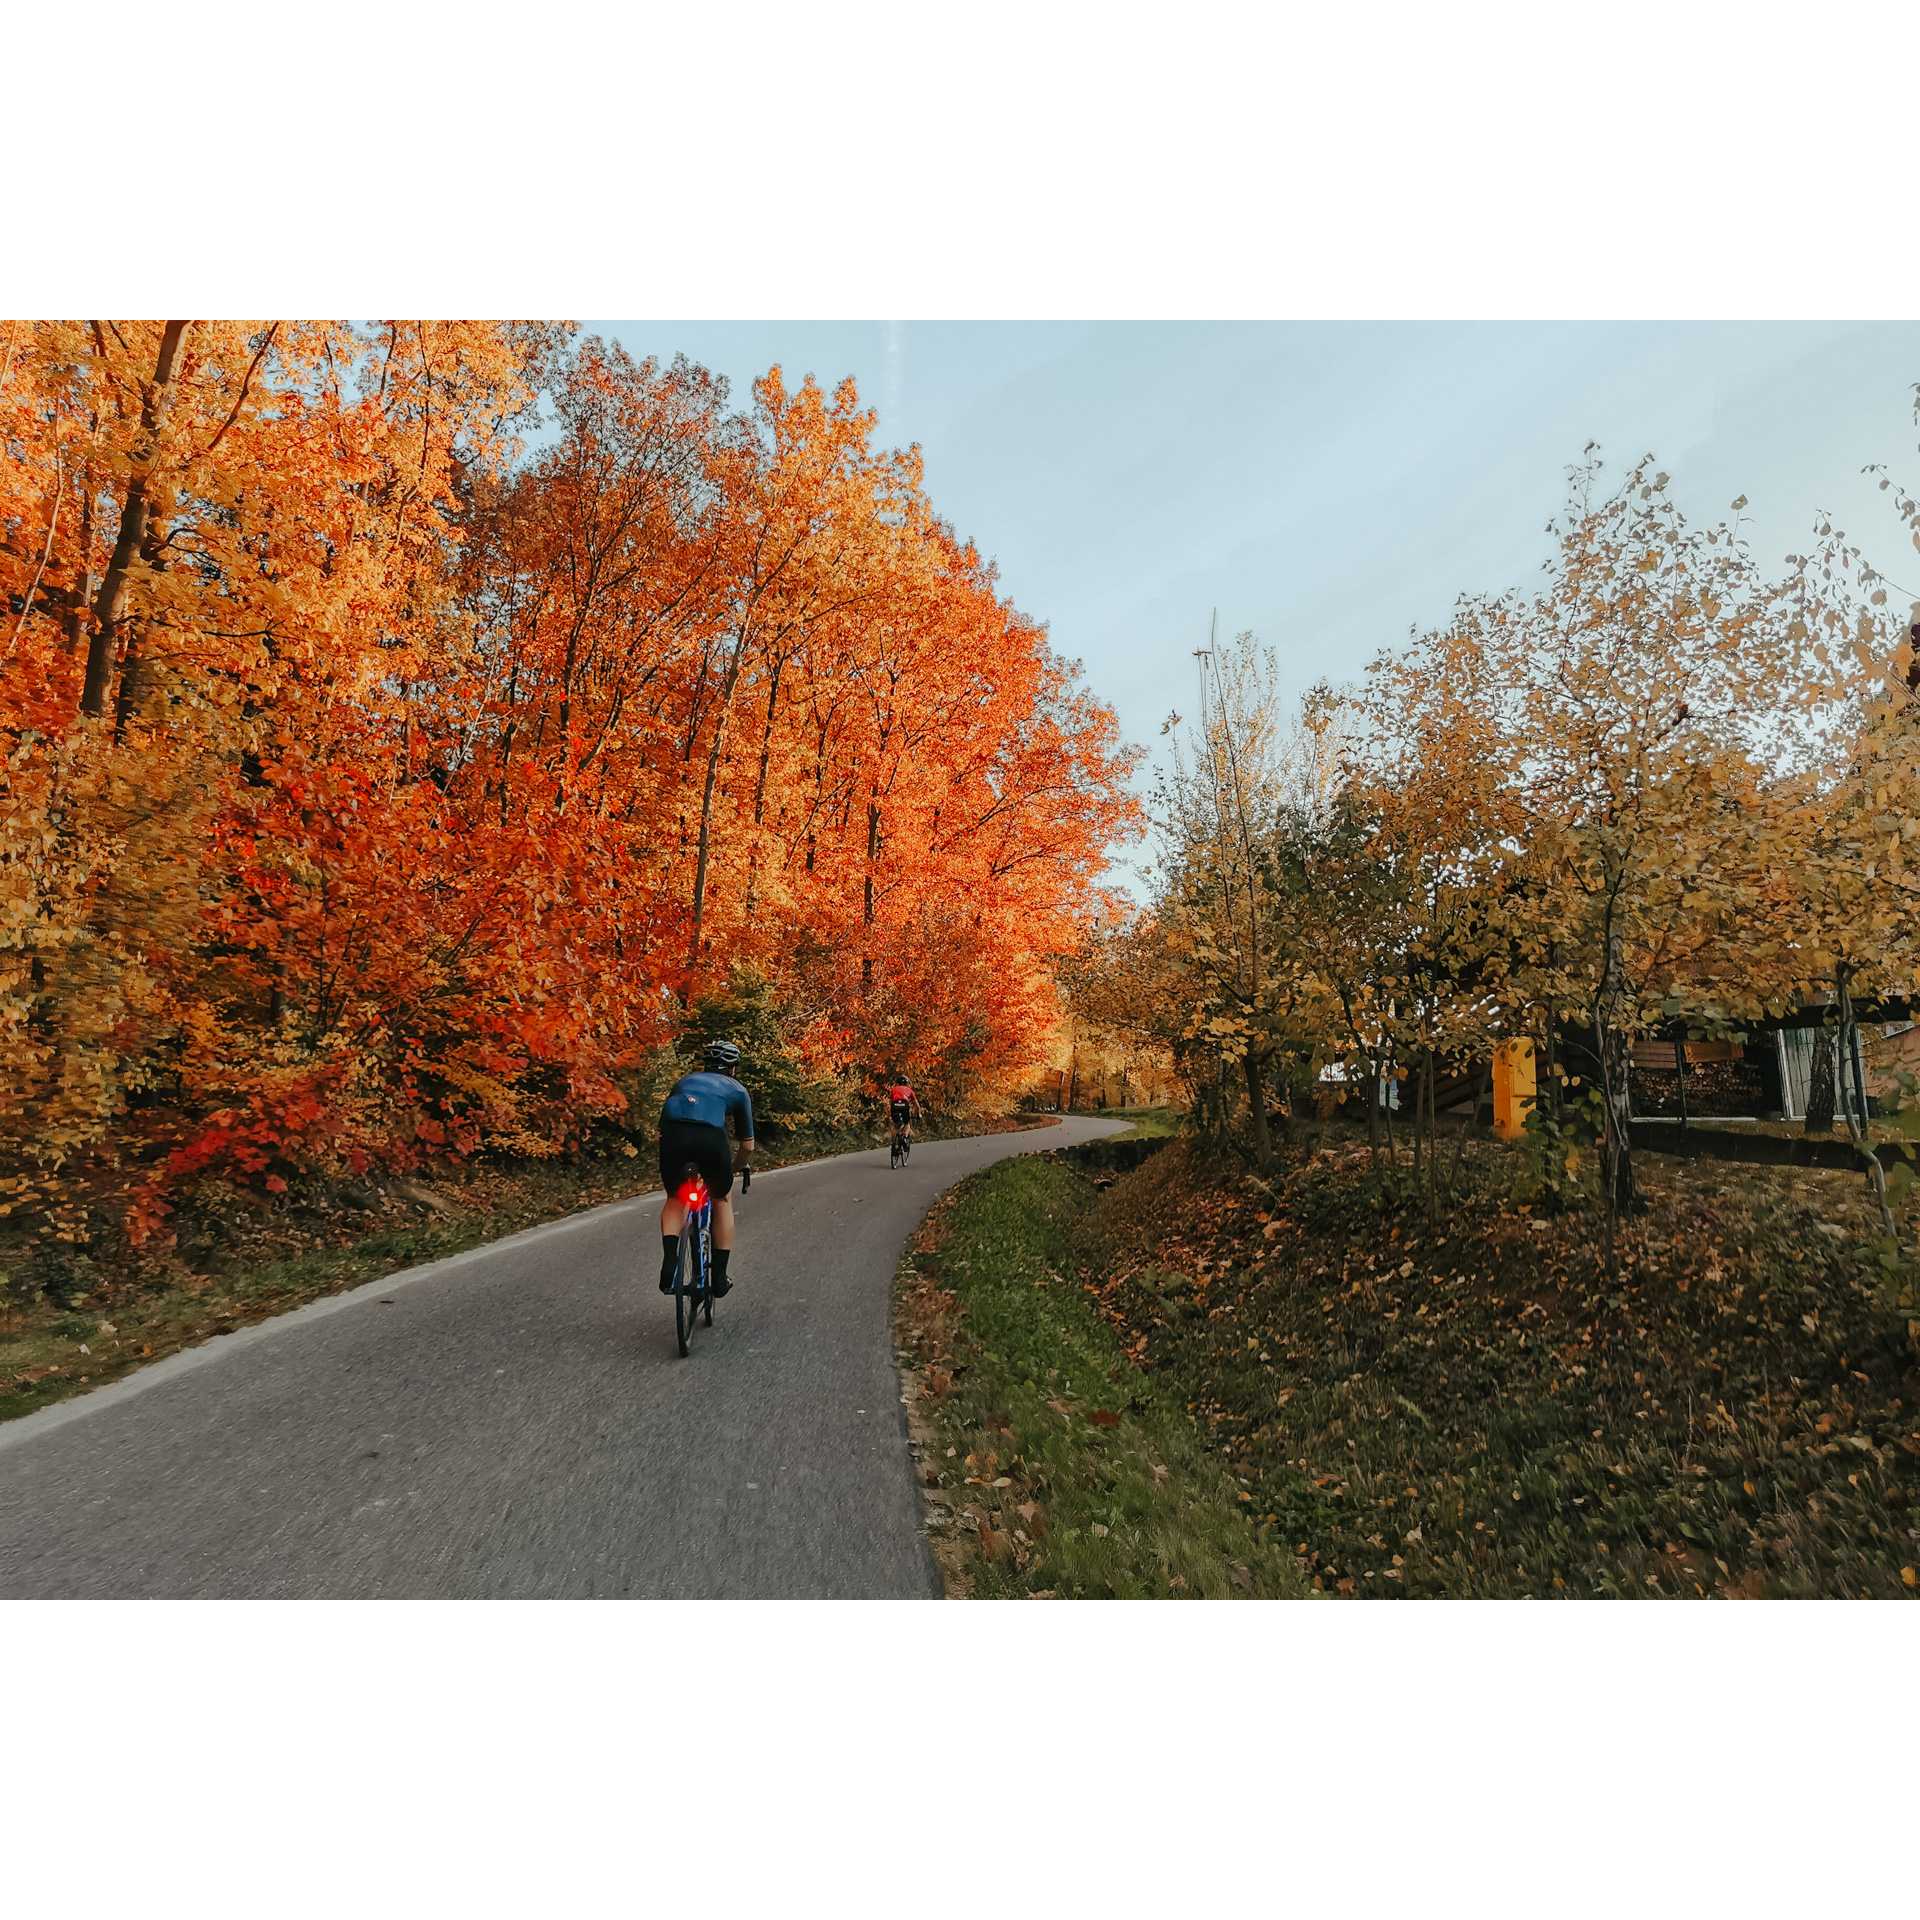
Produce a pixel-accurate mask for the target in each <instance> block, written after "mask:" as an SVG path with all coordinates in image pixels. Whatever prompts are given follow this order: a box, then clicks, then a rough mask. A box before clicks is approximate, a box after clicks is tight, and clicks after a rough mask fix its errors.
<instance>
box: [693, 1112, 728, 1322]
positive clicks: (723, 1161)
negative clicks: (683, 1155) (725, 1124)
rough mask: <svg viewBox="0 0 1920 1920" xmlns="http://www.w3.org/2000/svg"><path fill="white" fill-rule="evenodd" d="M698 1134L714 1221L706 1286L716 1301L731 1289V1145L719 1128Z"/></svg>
mask: <svg viewBox="0 0 1920 1920" xmlns="http://www.w3.org/2000/svg"><path fill="white" fill-rule="evenodd" d="M701 1133H702V1139H701V1151H700V1177H701V1178H702V1179H703V1180H705V1181H706V1183H707V1191H708V1192H709V1193H711V1194H712V1195H713V1221H712V1225H711V1227H710V1229H709V1231H710V1232H711V1235H712V1247H713V1272H712V1273H711V1274H710V1275H709V1276H708V1282H707V1284H708V1285H709V1286H710V1287H711V1288H712V1290H713V1293H714V1296H715V1297H716V1298H718V1297H719V1296H720V1295H722V1294H724V1293H726V1292H728V1291H729V1290H730V1289H731V1287H732V1285H733V1282H732V1281H731V1280H730V1279H729V1278H728V1277H727V1261H728V1258H729V1256H730V1255H731V1254H732V1252H733V1199H732V1192H733V1143H732V1141H731V1140H729V1139H728V1137H727V1135H726V1133H725V1131H724V1130H723V1129H721V1128H719V1127H705V1128H702V1130H701Z"/></svg>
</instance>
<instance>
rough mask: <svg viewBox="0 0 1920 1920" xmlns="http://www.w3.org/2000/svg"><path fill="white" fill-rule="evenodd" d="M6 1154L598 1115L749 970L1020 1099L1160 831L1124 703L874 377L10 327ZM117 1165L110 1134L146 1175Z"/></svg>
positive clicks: (177, 1157) (558, 1131)
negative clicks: (1024, 594) (895, 417)
mask: <svg viewBox="0 0 1920 1920" xmlns="http://www.w3.org/2000/svg"><path fill="white" fill-rule="evenodd" d="M0 536H3V539H4V545H3V546H0V585H3V587H4V596H3V598H0V605H3V606H4V609H5V611H4V627H3V631H4V636H5V637H4V641H0V649H3V651H0V751H3V752H4V755H5V770H4V776H3V777H0V1163H3V1164H0V1178H4V1179H5V1181H6V1184H7V1186H8V1189H9V1192H8V1195H7V1196H6V1199H7V1200H8V1202H9V1204H17V1203H18V1202H20V1201H22V1200H24V1199H26V1198H28V1197H29V1196H32V1197H34V1198H36V1199H37V1200H38V1201H39V1202H40V1203H41V1204H42V1205H52V1206H54V1207H55V1208H56V1210H57V1208H58V1205H59V1195H60V1183H61V1180H62V1178H63V1176H70V1175H72V1174H73V1172H74V1171H75V1170H77V1169H79V1168H81V1167H82V1166H83V1165H84V1166H86V1167H88V1168H90V1169H91V1170H92V1171H91V1173H90V1175H89V1177H90V1179H91V1180H92V1189H91V1190H92V1192H93V1193H94V1195H95V1196H96V1200H97V1198H98V1196H99V1195H100V1194H101V1193H102V1192H103V1191H109V1192H110V1193H111V1195H112V1200H113V1203H114V1204H117V1205H118V1206H120V1207H121V1208H122V1210H123V1211H124V1212H125V1213H126V1214H127V1217H128V1218H129V1221H130V1224H131V1226H132V1227H133V1230H134V1232H135V1234H136V1236H138V1235H139V1234H141V1233H143V1232H145V1231H148V1230H150V1229H151V1228H152V1227H153V1226H154V1225H155V1224H156V1223H158V1222H159V1221H161V1220H163V1219H164V1217H165V1214H166V1211H167V1208H168V1206H169V1205H170V1204H171V1201H170V1196H177V1194H178V1193H179V1192H181V1191H182V1190H184V1189H185V1188H187V1187H189V1186H191V1184H192V1183H194V1182H196V1181H198V1180H201V1179H204V1178H207V1177H219V1176H239V1177H252V1178H258V1179H260V1180H262V1181H263V1182H264V1183H265V1184H267V1185H269V1186H277V1185H278V1184H279V1183H280V1181H281V1178H282V1176H283V1175H284V1174H285V1173H287V1172H290V1171H292V1170H293V1169H295V1168H299V1167H303V1166H307V1165H314V1164H323V1165H352V1166H356V1167H358V1166H363V1165H365V1164H367V1163H368V1162H369V1161H372V1162H374V1163H381V1164H389V1165H395V1164H397V1165H405V1164H409V1163H410V1162H411V1161H413V1160H415V1159H417V1158H418V1157H419V1156H422V1155H425V1154H443V1153H470V1152H474V1151H477V1150H481V1149H484V1148H492V1149H502V1150H507V1151H518V1152H534V1153H541V1152H550V1151H553V1150H555V1149H557V1148H564V1147H567V1146H571V1145H573V1144H576V1143H577V1142H578V1141H579V1140H580V1139H581V1138H582V1136H583V1134H584V1133H585V1132H586V1131H587V1130H588V1129H589V1128H590V1127H591V1126H592V1125H594V1124H595V1123H596V1122H597V1121H601V1120H611V1121H613V1122H615V1123H616V1124H630V1125H633V1126H635V1127H636V1128H638V1127H642V1126H645V1125H649V1124H650V1122H651V1119H652V1115H651V1114H644V1115H642V1114H638V1113H633V1112H630V1111H629V1107H628V1094H629V1092H631V1091H633V1090H634V1089H635V1088H636V1087H637V1086H638V1085H640V1084H641V1082H642V1081H643V1080H644V1077H645V1073H646V1070H647V1068H648V1063H649V1062H650V1061H653V1060H654V1059H656V1058H657V1057H658V1055H659V1053H660V1050H661V1049H662V1048H663V1047H664V1046H666V1045H668V1044H670V1043H671V1042H672V1040H673V1038H674V1036H675V1035H676V1033H677V1032H679V1031H680V1030H681V1029H682V1027H683V1025H684V1023H685V1020H686V1017H687V1012H686V1010H687V1009H688V1007H689V1006H691V1005H695V1004H697V1003H698V1002H699V1001H700V999H701V997H702V996H703V995H709V994H713V993H716V992H722V991H725V990H726V988H727V986H728V983H729V982H731V981H735V980H738V979H740V978H747V979H751V980H753V981H755V982H757V983H759V989H760V991H761V992H762V994H763V997H764V996H771V1000H772V1002H773V1003H774V1004H775V1005H776V1006H777V1008H778V1010H779V1018H780V1026H781V1031H782V1034H783V1036H784V1039H785V1041H786V1042H787V1043H789V1044H790V1045H791V1046H792V1047H793V1048H794V1049H795V1050H796V1051H797V1052H798V1054H800V1055H801V1056H803V1057H804V1059H805V1060H806V1062H807V1063H808V1065H809V1068H810V1069H811V1070H812V1071H815V1072H817V1073H818V1074H820V1075H821V1076H823V1077H824V1078H827V1079H833V1078H835V1077H837V1078H838V1079H840V1080H841V1081H842V1082H852V1083H857V1082H858V1081H859V1080H860V1079H861V1078H862V1076H870V1075H877V1074H880V1073H885V1072H890V1071H908V1072H911V1073H913V1074H914V1075H915V1076H916V1077H917V1079H918V1080H919V1081H920V1082H921V1084H922V1085H923V1086H924V1087H925V1088H926V1089H927V1090H928V1091H929V1093H930V1094H931V1095H932V1096H933V1097H934V1099H935V1100H936V1101H941V1102H947V1103H954V1104H958V1103H961V1102H963V1101H965V1100H968V1099H971V1098H978V1097H980V1096H981V1095H983V1094H1005V1093H1006V1092H1008V1091H1011V1090H1012V1089H1013V1088H1014V1087H1016V1086H1017V1085H1019V1084H1020V1083H1021V1082H1022V1081H1023V1080H1024V1078H1025V1077H1026V1076H1028V1075H1029V1074H1030V1073H1031V1071H1032V1069H1033V1068H1034V1067H1035V1066H1036V1065H1037V1064H1038V1062H1039V1058H1040V1055H1041V1053H1042V1052H1043V1051H1044V1049H1045V1047H1046V1045H1047V1043H1048V1041H1049V1039H1050V1036H1051V1033H1052V1029H1053V1025H1054V1018H1055V1001H1054V990H1053V986H1052V968H1053V966H1054V964H1055V963H1056V961H1057V960H1058V959H1059V958H1060V956H1062V955H1064V954H1067V953H1069V952H1071V951H1072V950H1074V949H1075V948H1076V947H1077V945H1078V944H1079V943H1080V941H1081V939H1082V928H1083V926H1085V925H1086V924H1088V923H1089V922H1090V921H1091V919H1092V918H1093V916H1094V915H1096V914H1098V913H1102V912H1111V910H1112V902H1111V900H1110V898H1109V897H1108V896H1107V895H1106V894H1105V893H1104V892H1103V891H1102V874H1103V870H1104V864H1105V857H1106V850H1107V849H1108V847H1109V846H1110V845H1111V844H1113V843H1114V842H1115V841H1116V840H1117V839H1124V838H1125V837H1126V836H1127V835H1129V834H1130V833H1131V832H1132V831H1133V830H1134V813H1135V807H1134V803H1133V801H1132V800H1131V799H1130V797H1129V796H1128V794H1127V791H1126V781H1127V777H1128V774H1129V772H1130V769H1131V765H1132V760H1131V757H1130V755H1129V754H1128V752H1127V751H1126V750H1125V749H1123V748H1122V746H1121V744H1120V742H1119V739H1118V734H1117V730H1116V726H1115V722H1114V718H1113V715H1112V713H1111V712H1110V710H1109V709H1107V708H1106V707H1105V706H1103V705H1101V704H1100V703H1099V702H1098V701H1096V700H1095V699H1093V698H1092V697H1091V696H1090V695H1089V694H1088V693H1087V692H1086V691H1085V690H1084V689H1083V688H1082V687H1081V686H1080V685H1079V684H1078V681H1077V675H1076V669H1075V668H1074V667H1073V666H1071V665H1070V664H1068V663H1065V662H1062V661H1061V660H1059V659H1058V658H1056V657H1055V656H1054V655H1053V654H1052V653H1051V652H1050V651H1049V649H1048V646H1047V644H1046V637H1045V633H1044V631H1043V630H1042V629H1041V628H1040V627H1039V626H1038V625H1036V624H1035V623H1034V622H1033V621H1031V620H1029V619H1027V618H1026V617H1024V616H1023V615H1021V614H1020V613H1019V612H1017V611H1016V610H1015V609H1014V608H1012V607H1011V606H1010V605H1008V604H1007V602H1006V601H1005V600H1004V599H1002V598H1001V597H1000V595H999V593H998V592H997V590H996V586H995V580H994V575H993V571H992V569H991V567H990V566H989V565H988V564H987V563H986V562H985V561H983V560H982V558H981V557H980V555H979V554H978V553H977V552H975V550H974V549H973V548H972V547H971V546H969V545H967V544H965V543H964V542H963V541H961V540H960V539H959V538H958V537H957V536H956V535H955V533H954V532H953V530H952V529H951V528H950V527H949V526H948V525H947V524H946V523H944V522H943V521H942V520H941V519H940V518H939V517H938V515H937V514H936V512H935V511H934V508H933V506H932V504H931V503H930V502H929V500H928V499H927V496H926V493H925V491H924V488H923V485H922V479H921V473H920V465H919V460H918V456H917V454H916V453H913V452H906V453H901V452H893V451H886V450H883V449H882V448H881V447H880V446H878V445H877V444H876V421H875V418H874V415H873V414H872V413H871V412H870V411H866V410H863V409H862V408H861V407H860V405H859V402H858V399H857V396H856V395H855V392H854V389H853V387H852V385H851V383H849V384H846V385H844V386H842V387H840V388H839V389H837V390H836V391H834V392H832V393H827V392H824V391H822V390H821V389H820V388H819V387H818V386H816V385H815V384H813V383H812V382H811V381H808V382H807V383H806V384H804V385H802V386H800V387H799V388H797V389H794V388H790V387H788V386H787V385H786V384H785V383H784V381H783V380H782V377H781V374H780V372H779V370H778V369H775V370H774V371H772V372H770V373H769V374H768V375H767V376H766V377H765V378H764V379H762V380H761V381H759V382H757V383H756V385H755V387H754V390H753V393H752V396H751V402H750V405H749V406H748V407H747V408H746V409H745V410H744V411H739V410H735V409H732V408H730V406H729V401H728V396H727V393H726V391H725V388H724V385H723V384H722V383H721V382H719V381H717V380H715V379H714V378H712V377H711V376H710V375H708V374H707V373H705V372H704V371H702V370H701V369H699V368H697V367H693V366H689V365H687V364H686V363H685V362H683V361H678V362H675V363H674V364H673V365H672V366H670V367H662V366H660V365H658V364H657V363H655V362H652V361H645V362H636V361H634V360H632V359H630V358H629V357H628V356H626V355H625V354H624V353H623V352H622V351H621V350H620V349H619V348H618V347H617V346H614V345H611V344H608V343H606V342H603V341H601V340H598V339H594V338H581V337H579V336H578V335H577V334H576V333H575V332H574V331H573V330H572V329H571V328H567V327H558V326H542V325H498V324H490V323H489V324H481V323H444V322H394V323H389V324H382V325H377V326H361V325H348V324H344V323H332V322H326V323H309V322H284V321H283V322H278V323H272V324H255V323H238V322H226V321H168V322H126V321H120V322H108V321H101V322H77V323H70V324H69V323H18V324H15V325H13V326H12V327H11V328H10V329H8V330H7V331H6V333H5V335H4V338H3V339H0ZM108 1169H110V1170H111V1172H112V1176H113V1177H111V1178H109V1177H108V1173H107V1172H106V1171H103V1170H108Z"/></svg>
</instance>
